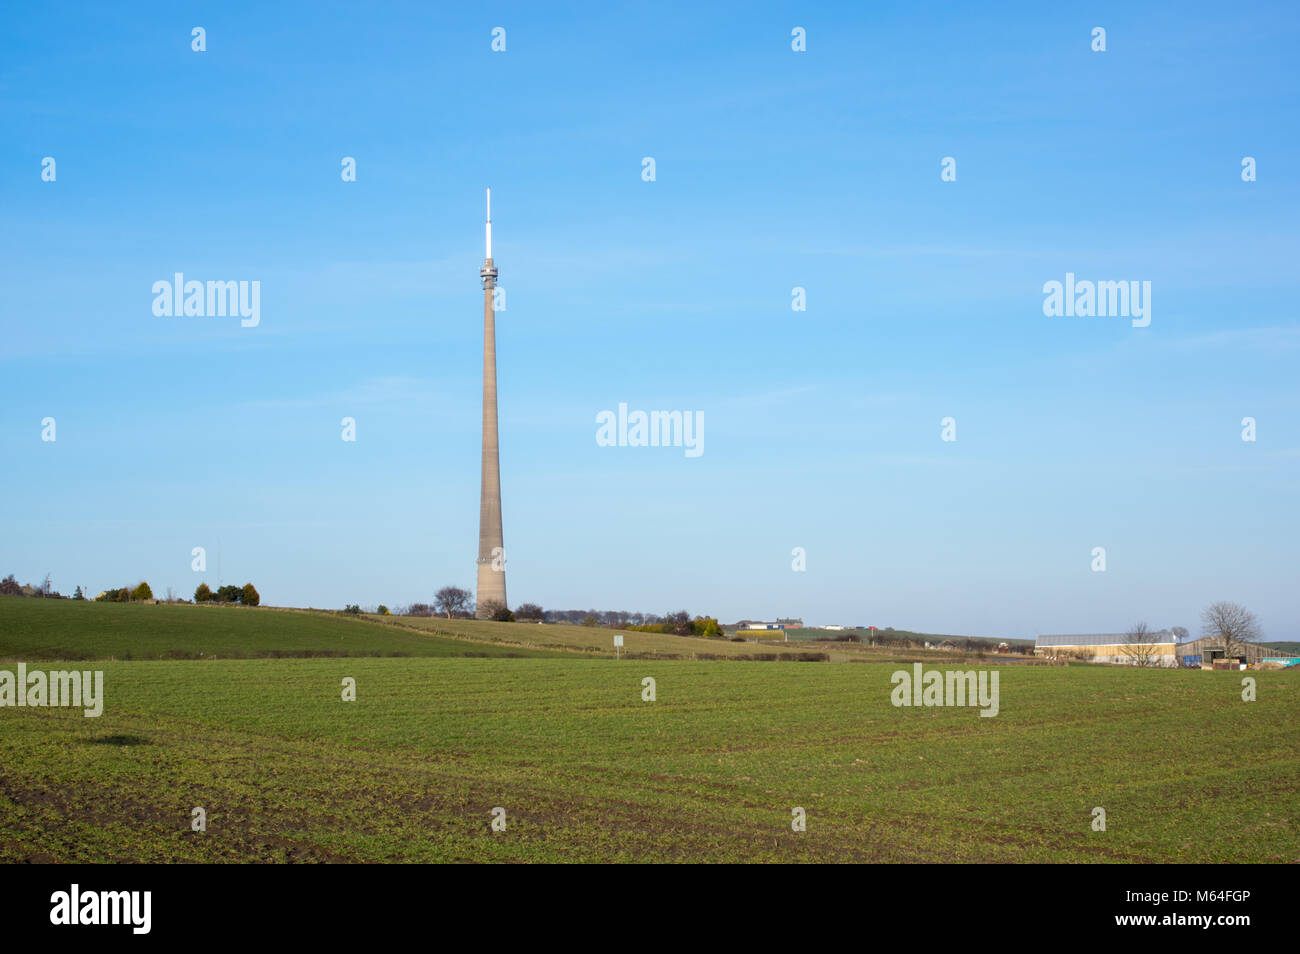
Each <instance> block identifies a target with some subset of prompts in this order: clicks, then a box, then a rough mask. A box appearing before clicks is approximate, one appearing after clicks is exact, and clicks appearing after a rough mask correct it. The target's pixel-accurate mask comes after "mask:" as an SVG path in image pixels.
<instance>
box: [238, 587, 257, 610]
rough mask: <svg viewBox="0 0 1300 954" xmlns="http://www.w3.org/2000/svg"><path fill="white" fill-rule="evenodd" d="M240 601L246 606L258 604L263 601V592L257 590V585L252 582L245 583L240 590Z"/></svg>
mask: <svg viewBox="0 0 1300 954" xmlns="http://www.w3.org/2000/svg"><path fill="white" fill-rule="evenodd" d="M239 601H240V602H241V603H243V604H244V605H245V606H257V605H258V604H259V603H261V602H262V594H260V593H258V592H257V587H255V586H254V585H253V584H252V583H245V584H244V588H243V589H242V590H240V591H239Z"/></svg>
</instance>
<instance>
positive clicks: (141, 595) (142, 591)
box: [131, 582, 153, 600]
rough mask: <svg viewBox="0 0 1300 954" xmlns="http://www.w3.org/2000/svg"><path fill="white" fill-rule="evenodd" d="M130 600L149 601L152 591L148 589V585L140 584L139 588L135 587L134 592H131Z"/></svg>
mask: <svg viewBox="0 0 1300 954" xmlns="http://www.w3.org/2000/svg"><path fill="white" fill-rule="evenodd" d="M131 599H133V600H151V599H153V590H151V589H149V584H148V583H144V582H142V583H141V584H140V585H139V586H137V587H136V588H135V589H134V590H132V591H131Z"/></svg>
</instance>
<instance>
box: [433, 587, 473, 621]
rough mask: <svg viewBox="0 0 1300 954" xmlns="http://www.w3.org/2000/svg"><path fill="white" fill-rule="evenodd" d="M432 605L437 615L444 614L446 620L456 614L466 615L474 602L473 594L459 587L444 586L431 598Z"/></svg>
mask: <svg viewBox="0 0 1300 954" xmlns="http://www.w3.org/2000/svg"><path fill="white" fill-rule="evenodd" d="M433 602H434V605H435V606H437V607H438V612H439V613H445V614H446V616H447V618H448V619H451V618H452V616H454V615H456V614H458V613H467V612H469V610H470V606H471V604H472V603H473V602H474V597H473V594H471V593H470V591H469V590H465V589H461V588H460V587H459V586H444V587H443V588H442V589H440V590H439V591H438V592H437V593H435V594H434V596H433Z"/></svg>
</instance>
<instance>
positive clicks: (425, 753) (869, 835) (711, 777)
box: [0, 607, 1300, 862]
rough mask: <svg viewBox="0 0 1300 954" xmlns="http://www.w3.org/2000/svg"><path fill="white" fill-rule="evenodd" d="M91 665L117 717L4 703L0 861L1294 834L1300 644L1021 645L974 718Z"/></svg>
mask: <svg viewBox="0 0 1300 954" xmlns="http://www.w3.org/2000/svg"><path fill="white" fill-rule="evenodd" d="M144 609H146V610H147V611H152V610H153V609H154V608H153V607H148V608H144ZM215 612H217V613H221V612H223V611H221V610H217V611H215ZM280 615H283V616H288V615H290V614H280ZM5 631H7V627H6V626H5V625H4V624H3V622H0V632H5ZM5 638H6V639H8V638H9V637H8V636H7V635H6V637H5ZM0 668H3V667H0ZM8 668H11V669H12V668H13V667H12V665H10V666H9V667H8ZM44 668H53V667H49V666H46V667H44ZM83 668H85V667H83ZM93 668H98V669H102V670H103V671H104V673H105V677H104V678H105V695H106V697H107V698H106V702H105V711H104V714H103V715H102V716H101V717H100V718H98V719H89V718H85V717H83V716H82V715H81V713H80V711H79V710H67V709H32V708H26V709H18V708H3V709H0V861H4V862H15V861H27V860H35V861H49V860H54V861H243V860H264V861H315V860H319V861H335V860H348V861H353V860H355V861H387V860H401V861H593V860H622V861H741V860H746V861H793V860H824V861H933V862H940V861H944V862H947V861H1006V862H1013V861H1050V862H1166V861H1180V862H1189V861H1205V862H1219V861H1240V862H1297V861H1300V828H1298V823H1300V817H1298V815H1300V741H1298V740H1297V734H1296V731H1295V726H1296V724H1297V716H1300V693H1297V682H1296V674H1294V673H1283V672H1258V673H1251V675H1252V676H1254V677H1255V678H1256V679H1257V680H1258V687H1259V688H1258V693H1259V698H1258V701H1256V702H1253V703H1245V702H1243V701H1241V698H1240V692H1241V674H1239V673H1229V672H1199V671H1196V672H1168V671H1151V670H1135V669H1122V668H1105V667H1068V668H1067V667H1021V668H1015V667H1009V668H1005V669H1002V670H1001V677H1000V678H1001V684H1000V690H1001V692H1000V695H1001V712H1000V714H999V715H998V716H996V717H995V718H980V717H979V716H978V711H977V710H975V709H970V708H965V709H956V708H952V709H944V708H929V709H926V708H894V707H893V706H892V705H891V704H890V701H889V693H890V674H891V672H892V671H893V668H894V667H891V666H889V665H851V664H850V665H834V664H829V663H811V664H803V663H801V664H795V663H780V662H773V663H737V662H698V661H697V662H691V661H653V660H631V661H629V660H624V661H621V662H615V661H614V660H612V659H595V658H583V657H581V656H573V655H570V656H567V657H559V658H550V659H472V658H417V657H415V656H414V655H413V656H412V657H409V658H352V659H333V658H331V659H247V660H218V661H162V662H159V661H132V662H111V663H96V664H94V667H93ZM646 676H652V677H654V678H655V679H656V680H657V694H658V698H657V701H655V702H643V701H642V699H641V680H642V678H643V677H646ZM344 677H352V678H354V679H355V680H356V684H357V694H358V698H357V701H356V702H343V701H341V700H340V683H341V680H342V679H343V678H344ZM195 806H202V807H203V808H204V809H205V810H206V812H207V815H208V830H207V831H206V832H202V833H196V832H192V831H191V830H190V818H191V809H192V808H193V807H195ZM497 806H500V807H503V808H505V810H506V813H507V815H506V817H507V825H508V827H507V830H506V831H504V832H496V833H494V832H492V831H491V829H490V825H489V822H490V820H491V816H490V812H491V811H492V809H493V808H494V807H497ZM796 806H798V807H802V808H804V809H805V810H806V811H807V817H808V828H807V831H806V832H802V833H796V832H793V831H792V830H791V827H790V819H791V809H792V808H794V807H796ZM1094 806H1101V807H1104V808H1105V809H1106V812H1107V813H1108V830H1107V831H1105V832H1094V831H1091V830H1090V822H1091V820H1092V816H1091V812H1092V809H1093V808H1094Z"/></svg>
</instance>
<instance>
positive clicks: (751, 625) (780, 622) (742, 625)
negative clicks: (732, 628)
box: [736, 619, 803, 630]
mask: <svg viewBox="0 0 1300 954" xmlns="http://www.w3.org/2000/svg"><path fill="white" fill-rule="evenodd" d="M802 626H803V620H801V619H777V621H776V622H775V623H767V622H764V621H763V620H761V619H742V620H741V621H740V622H739V623H737V624H736V629H746V630H754V629H799V628H800V627H802Z"/></svg>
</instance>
